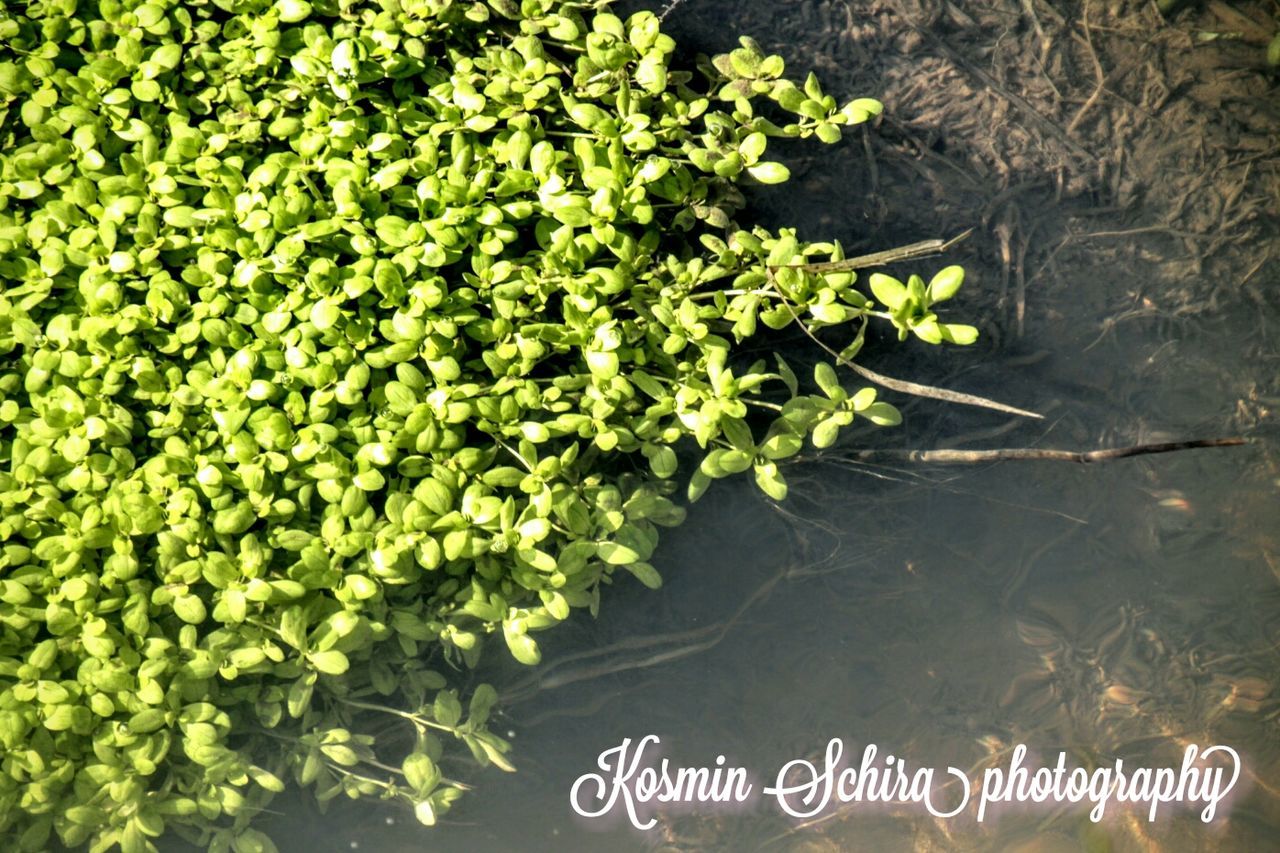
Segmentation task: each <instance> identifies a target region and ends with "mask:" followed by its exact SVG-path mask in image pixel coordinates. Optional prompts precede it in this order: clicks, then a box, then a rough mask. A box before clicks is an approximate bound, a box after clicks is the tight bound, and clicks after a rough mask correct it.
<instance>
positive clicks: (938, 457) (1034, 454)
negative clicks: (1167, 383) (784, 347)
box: [840, 438, 1249, 465]
mask: <svg viewBox="0 0 1280 853" xmlns="http://www.w3.org/2000/svg"><path fill="white" fill-rule="evenodd" d="M1248 443H1249V440H1248V439H1247V438H1205V439H1196V440H1193V441H1169V442H1164V443H1163V444H1136V445H1134V446H1132V447H1115V448H1112V449H1110V450H1088V451H1077V450H1043V449H1040V448H1035V447H1007V448H1003V449H1000V450H855V451H851V452H849V453H842V454H840V456H841V457H842V458H844V459H850V460H852V461H855V462H903V461H906V462H925V463H934V464H943V465H957V464H959V465H971V464H975V463H982V462H1009V461H1027V460H1033V461H1052V462H1080V463H1084V464H1089V463H1093V462H1110V461H1112V460H1115V459H1126V458H1128V457H1130V456H1145V455H1148V454H1152V453H1173V452H1174V451H1178V450H1194V449H1196V448H1200V447H1237V446H1239V445H1242V444H1248Z"/></svg>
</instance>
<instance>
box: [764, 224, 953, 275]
mask: <svg viewBox="0 0 1280 853" xmlns="http://www.w3.org/2000/svg"><path fill="white" fill-rule="evenodd" d="M972 233H973V229H972V228H970V229H969V230H968V231H964V232H962V233H960V234H957V235H956V236H955V237H952V238H951V239H950V240H940V239H937V238H934V239H932V240H921V241H920V242H918V243H910V244H908V245H906V246H898V247H896V248H893V249H885V250H884V251H882V252H872V253H871V254H869V255H858V256H857V257H856V258H846V259H844V260H842V261H826V262H824V263H817V264H783V265H782V266H781V267H770V269H783V268H792V269H798V270H801V271H803V272H819V273H821V272H840V271H843V270H862V269H867V268H869V267H882V266H885V265H887V264H892V263H897V262H898V261H910V260H916V259H918V258H927V257H931V256H932V255H939V254H942V253H943V252H945V251H946V250H947V249H950V248H951V247H952V246H954V245H955V244H956V243H959V242H960V241H961V240H963V239H964V238H966V237H968V236H969V235H970V234H972Z"/></svg>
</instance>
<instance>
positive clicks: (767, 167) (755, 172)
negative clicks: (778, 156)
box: [747, 161, 791, 184]
mask: <svg viewBox="0 0 1280 853" xmlns="http://www.w3.org/2000/svg"><path fill="white" fill-rule="evenodd" d="M747 174H749V175H751V177H753V178H755V179H756V180H757V181H759V182H760V183H762V184H781V183H783V182H785V181H787V180H788V179H790V177H791V170H790V169H788V168H787V167H786V166H784V165H782V164H781V163H778V162H775V161H766V162H763V163H756V164H755V165H754V166H748V167H747Z"/></svg>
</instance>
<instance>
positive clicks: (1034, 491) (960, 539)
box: [274, 11, 1280, 853]
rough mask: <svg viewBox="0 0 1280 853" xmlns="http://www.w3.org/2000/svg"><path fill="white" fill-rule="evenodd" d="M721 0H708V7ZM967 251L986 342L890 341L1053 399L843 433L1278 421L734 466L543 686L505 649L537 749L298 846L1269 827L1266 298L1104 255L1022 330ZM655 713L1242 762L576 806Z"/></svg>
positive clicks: (1224, 845)
mask: <svg viewBox="0 0 1280 853" xmlns="http://www.w3.org/2000/svg"><path fill="white" fill-rule="evenodd" d="M699 14H701V15H703V16H704V17H703V20H704V24H705V21H706V20H707V18H706V16H707V15H708V14H709V13H708V12H705V11H704V12H700V13H699ZM767 201H768V200H766V202H767ZM857 204H858V201H857V199H849V198H846V197H844V196H843V195H842V194H841V193H839V192H837V191H833V192H832V193H831V195H830V196H829V197H824V198H811V199H805V200H799V199H796V198H795V197H788V198H784V199H773V205H774V207H775V208H780V209H781V210H782V212H783V213H784V214H785V215H786V216H787V217H790V218H791V219H793V220H794V219H796V218H797V217H799V220H800V221H799V222H798V224H800V225H802V226H806V225H807V226H808V227H809V229H810V230H809V232H808V234H807V236H811V237H815V238H816V237H818V236H819V235H820V234H822V233H823V232H821V231H818V230H817V224H818V223H820V222H826V223H828V226H827V228H828V229H829V227H830V225H829V223H830V222H832V221H833V220H834V221H837V222H839V221H841V220H843V221H846V222H856V221H857V210H858V208H857ZM842 206H843V207H842ZM842 209H843V210H844V211H845V212H844V215H842V214H841V210H842ZM844 228H845V232H849V233H852V232H853V228H852V226H844ZM828 233H829V231H828ZM833 236H837V237H840V236H848V234H847V233H843V232H842V233H838V234H835V235H833ZM930 236H937V235H930V234H920V235H910V236H908V237H907V240H910V239H919V238H922V237H930ZM904 242H905V241H904ZM966 263H967V265H968V266H969V268H970V270H971V276H972V281H973V284H972V285H971V286H969V287H967V288H966V293H965V295H964V297H963V298H962V299H960V300H958V301H957V306H956V309H955V310H956V311H957V312H959V313H962V314H965V315H968V316H970V317H976V318H978V325H980V326H982V327H983V329H984V332H985V333H986V338H985V339H984V341H983V342H981V343H980V344H979V345H977V346H976V347H973V348H970V349H968V350H964V351H956V350H952V351H949V352H947V353H945V354H943V353H938V352H934V351H926V350H925V348H924V347H923V345H921V346H917V347H912V348H911V353H912V355H911V356H910V357H909V358H908V359H906V360H905V361H904V360H903V359H902V358H898V357H896V356H895V357H894V358H893V360H892V361H886V362H884V363H883V364H882V365H880V368H881V369H883V370H885V371H886V372H893V373H895V374H896V375H899V376H903V377H904V378H911V379H914V380H916V381H923V382H936V383H939V384H947V385H948V386H949V387H955V388H958V389H962V390H965V391H969V392H972V393H979V394H984V395H988V396H993V397H997V398H999V399H1002V400H1005V401H1007V402H1010V403H1013V404H1015V405H1018V406H1023V407H1027V408H1031V409H1035V410H1039V411H1042V412H1044V413H1045V414H1046V418H1045V420H1044V421H1042V422H1036V423H1031V422H1023V423H1017V424H1012V425H1010V424H1009V423H1008V422H1007V419H1006V418H1005V417H1004V416H1000V415H995V414H992V413H984V412H979V411H976V410H963V411H962V410H956V409H954V408H948V407H946V406H943V405H941V404H933V403H929V402H926V401H916V402H910V403H908V404H907V405H906V406H905V407H904V411H905V413H906V415H907V424H906V425H905V426H904V427H903V428H901V429H899V430H897V431H893V432H891V433H881V434H880V435H879V436H875V435H872V434H865V435H861V436H859V435H850V436H849V437H848V438H847V440H846V441H845V442H844V444H843V445H842V446H844V447H846V448H847V447H854V446H858V445H859V444H860V443H863V442H868V443H869V442H877V443H878V442H882V441H886V440H887V441H890V442H894V443H898V444H899V445H900V446H904V447H923V448H928V447H942V446H964V447H1001V446H1043V447H1060V448H1071V449H1083V450H1089V449H1095V448H1100V447H1109V446H1119V445H1126V444H1133V443H1139V442H1147V441H1167V440H1176V439H1181V438H1199V437H1211V436H1227V435H1236V434H1243V433H1252V434H1254V435H1255V436H1257V437H1258V438H1259V442H1258V443H1257V444H1255V445H1253V446H1249V447H1244V448H1233V449H1224V450H1202V451H1192V452H1189V453H1184V454H1173V455H1166V456H1149V457H1141V458H1137V459H1131V460H1126V461H1120V462H1114V463H1108V464H1103V465H1096V466H1080V465H1069V464H1064V463H1049V462H1018V463H1004V464H994V465H983V466H967V467H922V466H903V467H900V468H890V467H867V466H856V465H852V464H848V463H844V462H842V461H841V460H840V458H839V457H840V454H839V448H836V449H835V450H834V451H832V452H830V453H829V454H827V455H826V456H824V457H823V458H822V459H820V460H815V461H811V462H808V463H805V464H803V465H802V466H801V467H798V468H795V469H793V472H792V473H791V474H789V477H790V479H791V480H792V488H791V497H790V498H789V499H788V501H787V502H786V504H785V506H783V507H782V508H781V510H779V509H778V508H775V507H773V506H771V505H770V504H769V503H768V502H767V501H766V500H765V499H763V498H762V497H761V496H760V495H759V494H758V493H757V492H756V491H755V490H754V488H753V487H752V486H751V485H750V484H749V483H746V482H742V483H738V482H734V481H725V482H720V483H717V484H716V486H715V487H714V488H713V489H712V491H711V492H710V493H709V494H708V496H707V497H706V498H705V499H704V500H703V501H702V502H701V503H699V504H698V505H696V506H695V508H694V510H693V512H692V514H691V516H690V519H689V521H688V523H687V524H686V525H685V526H684V527H683V528H681V529H679V530H676V531H672V532H670V533H668V534H667V535H666V538H665V539H664V542H663V545H662V548H661V551H660V553H659V556H658V558H657V560H655V562H656V563H658V564H659V566H660V568H662V570H663V573H664V575H665V577H666V578H667V584H666V586H665V587H664V589H663V590H662V591H661V592H658V593H650V592H646V591H645V590H643V589H642V588H640V587H639V585H638V584H635V583H627V582H624V583H619V584H618V585H617V587H616V588H615V590H614V591H613V592H612V594H610V595H609V596H608V597H607V599H606V601H605V604H604V606H603V608H602V613H601V617H600V619H599V621H597V622H591V621H590V620H583V621H578V622H575V623H573V624H571V625H568V626H565V627H564V628H563V629H562V630H560V631H559V632H558V633H557V632H553V633H552V634H551V635H548V640H547V652H546V658H545V659H546V661H547V663H546V664H544V667H543V670H542V676H541V677H542V679H543V680H542V685H541V689H535V688H536V685H535V684H534V683H533V682H527V681H526V682H524V683H523V684H521V683H520V680H521V679H528V678H529V677H530V673H529V672H528V671H527V670H522V669H518V668H516V667H515V666H511V667H505V668H500V674H499V676H498V677H501V678H505V679H507V681H506V682H505V683H506V684H507V685H509V688H510V689H509V692H510V693H513V694H514V695H515V697H516V698H517V699H519V700H520V701H515V702H514V703H513V704H510V705H508V706H507V708H506V709H505V716H504V717H503V718H502V724H503V725H504V726H505V727H507V728H509V729H510V731H511V733H512V734H513V740H514V742H515V745H516V752H515V756H514V757H515V760H516V762H517V764H518V765H519V768H520V771H519V773H517V774H514V775H511V776H503V775H502V774H499V773H497V772H496V771H494V772H491V773H489V774H487V775H483V776H481V777H479V778H478V779H477V780H476V781H478V782H479V784H480V787H479V789H478V790H476V791H474V792H472V793H471V794H470V795H469V796H468V797H467V798H466V799H465V800H464V801H463V802H462V803H461V804H460V806H459V807H458V808H457V809H455V811H454V812H452V813H451V814H450V815H449V820H448V822H447V824H446V825H442V826H440V827H437V828H435V829H432V830H428V829H424V828H421V827H418V826H416V825H415V824H413V823H412V821H411V816H409V815H407V814H401V813H399V812H390V811H387V812H382V811H377V810H375V809H371V808H370V807H368V806H362V807H360V810H358V811H357V810H355V808H354V807H349V806H343V805H341V804H336V806H335V808H334V809H332V810H331V812H330V814H329V815H327V816H323V817H322V816H319V815H317V814H315V813H314V812H312V811H310V810H309V809H308V808H307V807H305V806H298V805H293V804H285V805H282V808H285V809H286V810H287V811H288V814H286V815H284V816H282V817H281V818H280V819H279V820H278V822H277V823H276V824H275V826H274V832H275V834H276V835H277V837H279V838H280V839H281V842H282V844H281V847H282V849H284V850H290V851H293V850H296V851H310V852H311V853H328V851H339V850H351V849H360V850H372V851H415V850H428V849H430V850H447V851H454V850H456V851H488V850H493V851H500V850H548V851H550V850H569V851H576V850H648V849H659V848H662V847H664V846H667V847H669V848H674V849H688V850H703V849H708V850H754V849H775V850H797V851H799V850H805V851H818V850H871V851H899V850H901V851H907V850H1041V851H1048V850H1053V851H1057V850H1099V851H1105V850H1116V851H1123V850H1153V849H1154V850H1162V851H1196V850H1224V851H1237V850H1238V851H1254V850H1267V849H1276V847H1275V845H1276V843H1277V842H1276V841H1275V839H1276V838H1278V837H1280V799H1278V798H1277V794H1278V793H1280V719H1278V718H1280V690H1277V676H1278V674H1280V666H1278V664H1280V526H1278V525H1277V524H1276V519H1277V517H1280V513H1278V510H1280V480H1278V478H1280V465H1277V460H1278V457H1277V454H1276V450H1275V445H1274V441H1273V437H1274V427H1273V426H1270V425H1271V424H1274V419H1271V418H1269V414H1268V412H1267V410H1268V409H1270V408H1273V407H1275V406H1280V391H1278V390H1277V386H1276V380H1275V377H1276V374H1277V366H1278V365H1277V356H1276V350H1275V346H1274V335H1275V329H1274V322H1273V321H1274V319H1275V316H1276V315H1275V313H1274V311H1272V312H1268V311H1265V310H1260V309H1259V307H1258V302H1257V301H1256V300H1254V299H1251V298H1248V297H1247V296H1246V295H1245V294H1244V293H1243V292H1242V291H1241V292H1234V291H1233V290H1232V288H1230V287H1229V286H1228V287H1224V285H1223V283H1222V282H1210V281H1203V282H1188V284H1187V287H1188V288H1189V289H1190V291H1191V292H1190V293H1188V294H1185V295H1184V296H1189V297H1190V299H1189V301H1190V302H1195V301H1196V300H1197V299H1198V298H1199V299H1200V300H1201V301H1207V299H1208V296H1209V294H1210V293H1214V294H1216V295H1217V299H1216V303H1217V304H1216V306H1215V307H1214V308H1213V309H1212V310H1208V309H1206V310H1204V311H1201V312H1198V313H1191V314H1187V315H1183V316H1180V317H1178V318H1176V319H1174V318H1172V317H1170V316H1168V315H1162V314H1161V313H1160V312H1159V311H1158V310H1152V311H1148V312H1144V313H1139V314H1137V315H1133V316H1128V317H1127V318H1126V319H1124V320H1122V321H1121V322H1119V323H1112V324H1108V323H1107V320H1108V318H1114V317H1115V316H1116V315H1117V313H1118V312H1119V311H1120V310H1121V306H1122V305H1124V304H1127V303H1125V301H1124V298H1123V292H1122V291H1123V289H1124V288H1123V287H1122V286H1121V283H1119V282H1117V281H1115V280H1113V278H1112V277H1111V276H1110V270H1109V269H1107V268H1105V267H1103V266H1099V267H1097V268H1089V267H1087V266H1085V267H1076V268H1073V269H1070V270H1066V271H1060V272H1059V274H1058V275H1056V276H1045V277H1043V278H1042V279H1041V280H1039V281H1038V282H1037V284H1036V288H1035V290H1034V291H1033V292H1032V294H1031V302H1030V304H1029V305H1028V309H1027V315H1026V328H1025V331H1024V334H1023V336H1022V337H1021V338H1019V337H1017V336H1016V335H1015V334H1014V333H1013V330H1012V329H1011V328H1009V325H1010V324H1008V323H1006V322H1005V321H1004V320H1002V319H1000V318H1001V317H1002V316H1003V314H1001V313H1000V312H997V311H996V310H995V306H996V304H997V299H998V286H997V282H998V281H999V274H998V271H997V270H995V269H992V268H990V267H989V266H988V267H986V268H984V267H983V266H981V264H979V263H974V262H972V261H966ZM1265 277H1266V272H1264V273H1262V274H1261V278H1260V279H1259V280H1257V281H1255V282H1254V286H1255V287H1256V288H1261V291H1262V292H1266V289H1267V288H1272V289H1274V288H1275V287H1277V286H1280V281H1277V280H1275V278H1274V273H1273V274H1272V280H1270V281H1266V280H1263V279H1265ZM1197 288H1201V289H1202V291H1203V292H1202V293H1201V292H1199V291H1197ZM873 366H876V365H875V364H874V362H873ZM1268 430H1270V431H1268ZM1269 437H1270V438H1269ZM561 661H563V663H559V662H561ZM640 664H647V665H640ZM647 734H656V735H659V736H660V737H661V739H662V744H663V748H664V749H663V753H662V754H663V755H664V756H666V757H668V758H670V759H672V761H673V763H675V764H676V765H682V764H684V765H697V766H710V765H713V764H714V762H715V758H716V756H717V755H724V756H726V760H727V763H728V764H731V765H740V766H744V767H747V768H750V769H751V770H752V771H753V772H754V773H755V774H756V778H755V782H756V783H757V787H758V786H759V784H760V783H763V782H767V781H772V776H773V775H774V774H775V773H776V772H777V769H778V768H779V767H780V766H782V765H783V764H785V763H786V762H787V761H789V760H791V759H794V758H799V757H810V758H816V757H817V756H819V755H821V753H822V750H823V749H824V747H825V745H826V744H827V742H828V741H829V740H830V739H831V738H842V739H843V740H844V742H845V744H846V746H847V747H848V748H849V749H850V750H853V751H857V752H859V753H860V752H861V749H862V747H863V745H865V744H868V743H874V744H877V745H879V746H880V748H881V749H882V751H883V750H889V751H892V752H893V753H894V754H895V755H899V756H903V757H904V758H905V759H906V760H907V761H908V762H909V763H911V764H912V765H914V766H920V765H927V766H934V767H939V768H943V767H946V766H948V765H954V766H956V767H960V768H964V769H966V770H972V771H973V773H974V774H980V773H981V771H982V769H983V768H985V767H988V766H996V765H999V764H1000V763H1002V762H1007V761H1008V756H1009V752H1010V750H1011V749H1012V747H1013V746H1014V745H1015V744H1018V743H1026V744H1027V745H1028V746H1029V747H1031V748H1032V750H1033V751H1035V752H1036V753H1038V754H1040V755H1056V754H1057V753H1058V752H1059V751H1065V752H1067V753H1068V754H1069V755H1070V756H1072V758H1073V760H1074V761H1075V762H1077V763H1081V764H1089V763H1091V762H1099V763H1103V764H1106V763H1109V762H1113V761H1114V759H1115V758H1124V759H1125V760H1126V762H1127V763H1130V762H1131V763H1133V764H1135V765H1146V766H1169V765H1173V764H1175V763H1176V762H1177V759H1178V756H1180V755H1181V752H1182V749H1183V746H1184V745H1185V744H1187V743H1196V744H1201V745H1211V744H1227V745H1230V746H1232V747H1233V748H1234V749H1236V750H1237V751H1238V752H1239V753H1240V754H1241V756H1242V758H1243V762H1244V765H1243V766H1244V772H1243V775H1242V778H1241V781H1240V783H1239V784H1238V787H1237V796H1236V797H1235V798H1234V799H1233V800H1232V801H1231V802H1230V806H1229V809H1227V810H1226V811H1225V813H1224V814H1220V815H1219V816H1217V817H1216V818H1215V819H1214V820H1213V821H1212V822H1211V823H1210V824H1207V825H1206V824H1204V823H1202V822H1201V821H1200V820H1199V818H1198V816H1197V814H1196V813H1193V812H1191V811H1188V810H1181V811H1176V810H1172V809H1169V810H1167V813H1165V814H1164V816H1163V817H1162V818H1161V819H1159V820H1157V821H1156V822H1154V823H1148V822H1147V821H1146V820H1145V819H1141V818H1138V817H1134V816H1133V815H1132V814H1130V815H1126V814H1124V813H1116V814H1111V815H1110V816H1109V817H1108V818H1107V819H1105V820H1103V821H1102V822H1100V823H1099V824H1096V825H1095V824H1092V823H1091V822H1090V821H1089V820H1088V818H1087V814H1086V813H1087V811H1088V809H1087V807H1086V806H1066V807H1061V808H1048V807H1041V808H1032V807H1022V808H1017V809H1011V810H1008V811H1006V812H1004V813H1002V814H1001V815H1000V817H999V819H998V820H996V821H994V822H990V821H989V822H987V823H984V824H983V825H981V826H979V825H978V824H976V823H975V822H974V821H973V820H972V819H971V818H966V817H958V818H955V819H952V820H936V819H934V818H931V817H929V816H928V815H927V814H926V813H924V812H923V810H922V809H921V808H920V807H918V806H914V805H912V806H874V807H872V806H866V805H859V804H852V805H850V806H847V807H844V808H842V809H836V810H833V811H832V812H829V813H827V814H826V815H825V817H824V818H823V819H822V820H820V821H809V822H803V821H795V820H789V819H786V818H785V817H784V816H783V815H782V814H781V812H780V811H779V809H778V808H777V806H776V803H775V802H773V801H772V800H767V799H766V800H761V801H760V802H758V803H756V804H755V805H752V806H749V807H746V808H739V809H737V810H733V811H731V810H727V809H724V808H719V809H717V808H711V807H696V808H695V807H687V808H685V809H684V810H682V811H678V812H672V813H668V814H664V815H661V816H660V820H659V823H658V825H657V826H656V827H655V828H654V829H651V830H649V831H647V832H639V831H637V830H634V829H632V828H631V827H630V826H629V825H628V824H627V823H626V822H625V820H624V819H623V816H622V814H621V810H617V814H616V816H615V819H613V820H604V819H598V820H587V819H584V818H581V817H578V816H576V815H575V814H574V813H573V812H572V810H571V809H570V804H569V792H570V789H571V787H572V785H573V783H574V780H575V779H577V778H578V777H579V776H580V775H582V774H584V773H588V772H591V771H593V770H594V769H595V762H596V758H597V756H598V755H599V754H600V753H601V752H602V751H604V750H607V749H610V748H612V747H614V746H617V745H618V744H619V743H620V742H621V741H622V739H623V738H628V737H629V738H633V739H638V738H640V737H643V736H644V735H647Z"/></svg>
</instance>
